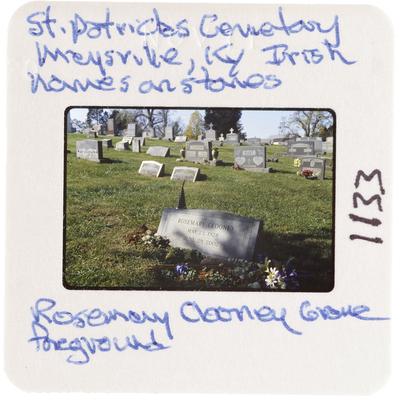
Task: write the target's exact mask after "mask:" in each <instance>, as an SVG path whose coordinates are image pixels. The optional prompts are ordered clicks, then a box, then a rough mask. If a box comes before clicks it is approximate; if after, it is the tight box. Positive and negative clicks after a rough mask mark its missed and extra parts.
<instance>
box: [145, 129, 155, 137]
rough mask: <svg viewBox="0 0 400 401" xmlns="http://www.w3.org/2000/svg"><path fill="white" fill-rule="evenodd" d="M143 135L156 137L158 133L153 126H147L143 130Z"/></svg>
mask: <svg viewBox="0 0 400 401" xmlns="http://www.w3.org/2000/svg"><path fill="white" fill-rule="evenodd" d="M142 136H143V137H144V138H155V136H156V134H155V131H154V128H152V127H147V128H146V129H145V130H144V131H143V132H142Z"/></svg>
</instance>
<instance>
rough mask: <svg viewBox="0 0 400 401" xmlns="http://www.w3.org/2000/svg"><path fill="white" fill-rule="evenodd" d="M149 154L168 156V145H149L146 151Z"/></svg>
mask: <svg viewBox="0 0 400 401" xmlns="http://www.w3.org/2000/svg"><path fill="white" fill-rule="evenodd" d="M146 153H147V154H148V155H150V156H158V157H168V156H169V147H167V146H150V147H149V148H148V149H147V152H146Z"/></svg>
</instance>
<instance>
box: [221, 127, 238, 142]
mask: <svg viewBox="0 0 400 401" xmlns="http://www.w3.org/2000/svg"><path fill="white" fill-rule="evenodd" d="M239 141H240V139H239V134H237V133H236V132H233V128H231V129H230V132H229V134H226V138H225V142H224V143H226V144H228V145H229V144H232V145H236V144H238V143H239Z"/></svg>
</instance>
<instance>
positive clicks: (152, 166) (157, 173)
mask: <svg viewBox="0 0 400 401" xmlns="http://www.w3.org/2000/svg"><path fill="white" fill-rule="evenodd" d="M139 174H141V175H147V176H150V177H162V176H163V175H164V164H163V163H158V162H156V161H154V160H144V161H142V164H141V165H140V168H139Z"/></svg>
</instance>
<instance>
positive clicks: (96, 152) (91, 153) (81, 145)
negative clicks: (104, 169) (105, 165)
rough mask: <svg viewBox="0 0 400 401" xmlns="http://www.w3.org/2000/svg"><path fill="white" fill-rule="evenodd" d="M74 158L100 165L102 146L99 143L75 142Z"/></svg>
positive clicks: (93, 141) (90, 141) (89, 141)
mask: <svg viewBox="0 0 400 401" xmlns="http://www.w3.org/2000/svg"><path fill="white" fill-rule="evenodd" d="M76 157H77V158H78V159H85V160H90V161H94V162H97V163H100V162H101V161H102V159H103V145H102V143H101V141H95V140H90V139H88V140H85V141H76Z"/></svg>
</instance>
